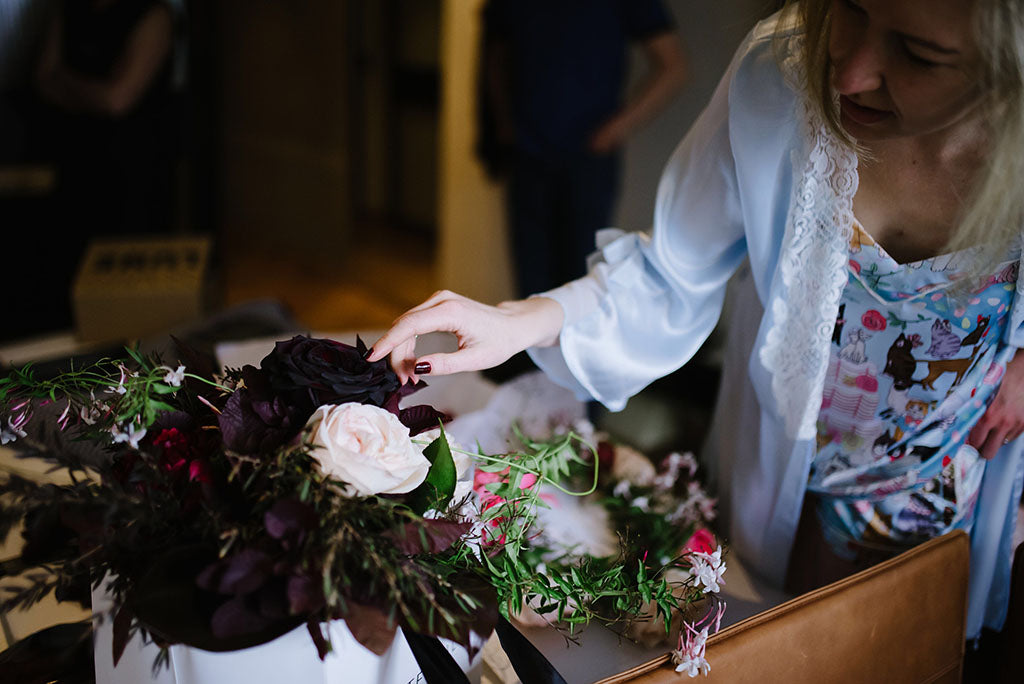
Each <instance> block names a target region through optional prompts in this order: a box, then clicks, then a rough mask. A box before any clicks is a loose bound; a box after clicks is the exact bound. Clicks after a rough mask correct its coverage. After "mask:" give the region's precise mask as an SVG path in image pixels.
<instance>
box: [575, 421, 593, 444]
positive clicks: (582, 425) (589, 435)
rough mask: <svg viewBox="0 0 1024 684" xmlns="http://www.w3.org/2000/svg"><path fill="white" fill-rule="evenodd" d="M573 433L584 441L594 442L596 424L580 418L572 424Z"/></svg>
mask: <svg viewBox="0 0 1024 684" xmlns="http://www.w3.org/2000/svg"><path fill="white" fill-rule="evenodd" d="M572 431H573V432H575V433H576V434H577V435H579V436H580V437H582V438H583V440H584V441H587V442H594V441H595V440H594V432H595V430H594V424H593V423H591V422H590V421H589V420H587V419H586V418H579V419H577V420H576V422H574V423H573V424H572Z"/></svg>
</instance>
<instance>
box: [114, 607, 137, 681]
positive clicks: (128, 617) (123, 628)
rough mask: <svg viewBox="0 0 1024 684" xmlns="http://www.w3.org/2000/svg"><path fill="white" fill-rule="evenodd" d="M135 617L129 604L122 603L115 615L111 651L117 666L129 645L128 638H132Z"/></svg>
mask: <svg viewBox="0 0 1024 684" xmlns="http://www.w3.org/2000/svg"><path fill="white" fill-rule="evenodd" d="M133 617H135V615H134V613H133V612H132V610H131V609H130V608H129V607H128V605H127V604H122V605H121V607H120V608H118V609H117V613H116V614H115V615H114V624H113V626H112V631H113V635H114V639H113V643H112V644H111V646H112V649H111V653H112V654H113V656H114V667H117V662H118V661H119V660H121V656H122V655H124V649H125V647H126V646H127V645H128V640H129V639H130V638H131V626H132V618H133Z"/></svg>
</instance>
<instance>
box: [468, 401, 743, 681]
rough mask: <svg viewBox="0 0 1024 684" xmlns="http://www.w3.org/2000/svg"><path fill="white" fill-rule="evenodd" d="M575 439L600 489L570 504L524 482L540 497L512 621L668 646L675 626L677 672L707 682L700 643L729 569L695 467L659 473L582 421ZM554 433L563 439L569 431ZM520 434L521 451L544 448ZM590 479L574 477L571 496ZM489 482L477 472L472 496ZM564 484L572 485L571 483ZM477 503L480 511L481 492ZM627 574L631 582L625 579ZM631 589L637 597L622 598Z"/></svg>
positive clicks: (677, 457)
mask: <svg viewBox="0 0 1024 684" xmlns="http://www.w3.org/2000/svg"><path fill="white" fill-rule="evenodd" d="M574 429H575V434H579V435H581V436H582V437H583V438H584V441H585V443H588V444H590V443H593V444H596V454H597V459H598V464H599V468H598V470H597V471H596V472H597V473H598V479H597V483H596V486H595V487H594V491H593V493H591V494H590V495H589V496H587V497H585V498H582V499H577V500H572V498H571V497H566V496H565V491H566V490H564V489H563V488H562V487H558V486H553V485H551V484H548V483H541V484H540V485H539V486H538V487H533V486H532V485H533V483H532V481H531V480H530V479H528V478H524V480H525V481H526V482H525V484H526V485H528V486H529V487H530V489H531V490H536V491H537V495H536V496H537V499H538V507H537V510H538V521H537V522H536V524H535V525H534V527H535V528H536V530H537V531H536V532H535V533H534V535H533V536H532V537H531V540H530V543H529V545H528V546H527V547H526V548H525V549H523V550H521V551H520V555H521V556H523V558H524V563H523V566H525V570H526V572H525V575H526V576H527V577H529V578H530V579H529V580H528V582H527V583H528V585H529V588H528V589H527V590H526V591H525V592H524V600H525V603H526V606H525V609H524V610H523V611H522V612H521V613H520V614H519V616H518V620H519V621H520V622H523V623H524V624H527V625H538V624H541V623H543V622H547V621H549V618H548V617H546V616H551V618H550V620H552V621H554V622H555V623H556V624H565V625H568V626H569V628H570V630H571V629H572V627H573V626H575V625H577V624H583V625H585V624H588V623H589V622H591V621H592V620H595V619H598V620H600V621H602V622H604V623H605V624H606V625H608V626H611V627H613V628H617V627H621V628H622V632H623V633H624V634H626V635H627V636H629V637H631V638H634V639H639V640H642V641H645V642H648V643H653V642H659V641H662V640H663V639H664V638H665V637H667V636H668V635H669V634H670V632H671V629H670V622H674V624H673V625H671V626H673V627H676V628H677V629H678V630H679V645H678V648H677V649H675V650H674V651H673V653H672V658H673V662H674V663H675V664H676V665H677V668H676V669H677V671H678V672H686V673H687V674H688V675H689V676H690V677H695V676H697V675H698V674H700V673H704V674H706V673H707V672H708V671H709V670H710V664H709V663H708V662H707V660H706V658H705V646H706V640H707V637H708V636H709V632H710V633H714V632H716V631H718V629H719V627H720V625H721V621H722V617H723V615H724V613H725V608H726V604H725V602H724V601H722V600H721V599H720V598H719V597H718V596H717V594H718V593H719V592H720V591H721V585H723V584H724V583H725V580H724V579H723V574H724V573H725V570H726V564H725V562H724V560H723V558H722V554H723V549H722V547H721V546H720V545H719V544H718V542H717V541H716V539H715V536H714V534H713V533H712V532H711V529H710V528H711V524H712V521H713V520H714V519H715V517H716V509H715V505H716V503H717V502H716V500H715V499H713V498H711V497H709V496H708V494H707V492H706V491H705V490H704V488H703V486H702V484H701V482H700V480H699V479H698V477H697V473H698V466H697V461H696V458H695V457H694V456H693V454H692V453H682V454H681V453H678V452H672V453H669V454H668V455H667V456H665V457H664V458H663V459H661V461H660V463H658V464H657V465H656V464H655V463H654V462H653V461H652V460H651V459H650V458H648V457H647V456H646V455H644V454H642V453H640V452H639V451H637V450H636V449H634V448H632V447H630V446H628V445H626V444H621V443H615V442H613V441H612V440H611V439H610V438H609V436H608V435H607V434H605V433H595V432H594V431H593V427H592V426H591V425H590V424H589V423H588V422H587V421H581V422H579V423H577V424H576V425H575V426H574ZM554 430H555V432H556V433H557V432H565V431H566V429H565V426H555V427H554ZM516 434H517V436H518V438H519V441H520V442H521V443H523V444H524V445H525V446H526V447H527V448H533V449H536V448H538V447H541V446H542V445H543V443H542V442H537V441H534V440H531V439H529V438H527V437H524V436H523V435H522V434H521V433H519V432H518V431H517V433H516ZM570 434H572V433H570ZM549 443H550V442H549ZM586 475H587V473H578V474H577V475H576V481H575V482H573V484H575V486H576V488H577V489H578V488H581V487H582V485H583V484H584V483H583V482H581V481H579V480H580V479H582V478H583V477H584V476H586ZM491 477H493V476H489V475H488V469H487V468H482V469H481V470H479V471H478V473H477V477H476V482H477V486H478V487H479V484H480V483H481V482H484V483H486V482H489V481H490V480H491ZM568 479H569V481H572V480H573V479H574V478H573V477H572V475H571V474H570V476H569V478H568ZM523 486H524V485H523V484H520V487H523ZM481 500H482V501H483V502H484V504H483V505H484V506H485V507H486V506H487V502H488V501H489V500H490V499H488V493H487V492H486V491H484V492H481ZM545 505H546V506H550V509H549V510H550V512H546V510H545ZM502 571H504V572H507V573H509V574H514V572H515V570H514V568H502ZM626 573H633V574H635V576H632V575H631V576H629V577H628V579H627V575H626ZM633 581H635V588H636V590H637V591H635V592H634V591H623V589H624V588H626V587H632V586H634V585H633V584H632V582H633ZM570 587H571V590H569V591H565V589H566V588H570ZM688 616H694V617H693V619H691V620H687V619H686V618H687V617H688ZM657 618H661V619H657Z"/></svg>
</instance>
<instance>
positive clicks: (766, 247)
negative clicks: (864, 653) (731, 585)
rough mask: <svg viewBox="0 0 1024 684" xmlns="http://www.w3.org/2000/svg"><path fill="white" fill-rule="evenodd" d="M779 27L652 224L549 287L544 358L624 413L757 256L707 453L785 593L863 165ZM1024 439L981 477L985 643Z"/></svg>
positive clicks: (979, 594) (732, 519)
mask: <svg viewBox="0 0 1024 684" xmlns="http://www.w3.org/2000/svg"><path fill="white" fill-rule="evenodd" d="M777 17H778V15H776V17H773V18H771V19H768V20H766V21H764V22H762V23H761V24H759V25H758V26H757V27H755V28H754V30H753V31H752V32H751V34H750V35H749V36H748V38H747V39H746V40H745V41H744V43H743V45H741V47H740V49H739V51H738V52H737V54H736V56H735V57H734V59H733V62H732V64H731V65H730V67H729V69H728V71H727V72H726V74H725V76H724V77H723V79H722V81H721V83H720V84H719V86H718V88H717V90H716V91H715V94H714V96H713V97H712V99H711V102H710V103H709V104H708V106H707V108H706V109H705V110H704V112H703V113H702V114H701V116H700V117H699V118H698V120H697V122H696V123H695V124H694V126H693V127H692V128H691V130H690V131H689V133H688V134H687V135H686V137H685V138H684V139H683V141H682V142H681V143H680V145H679V147H678V148H677V149H676V150H675V152H674V153H673V155H672V157H671V159H670V160H669V163H668V166H667V167H666V169H665V172H664V174H663V176H662V179H661V183H660V186H659V189H658V198H657V202H656V206H655V215H654V226H653V230H652V232H651V233H622V232H621V231H615V230H606V231H601V232H600V233H599V234H598V248H599V253H598V255H597V257H598V258H597V259H596V260H595V262H594V263H593V264H592V268H591V271H590V273H589V274H588V276H586V277H585V278H582V279H580V280H576V281H573V282H572V283H569V284H567V285H565V286H563V287H561V288H557V289H555V290H552V291H551V292H548V293H546V296H549V297H552V298H553V299H555V300H556V301H558V302H559V303H560V304H561V305H562V307H563V309H564V311H565V325H564V327H563V329H562V332H561V336H560V339H559V344H558V345H557V346H556V347H549V348H538V349H532V350H530V353H531V355H532V356H533V358H534V360H535V361H536V362H537V363H538V364H539V365H540V366H541V367H542V368H543V369H544V370H545V371H546V372H547V373H548V374H549V375H550V376H551V377H552V378H553V379H555V380H556V382H559V383H560V384H562V385H563V386H565V387H568V388H570V389H573V390H574V391H576V392H577V394H578V395H579V396H581V397H583V396H589V397H592V398H595V399H597V400H599V401H601V402H602V403H604V404H605V405H606V406H608V407H609V408H610V409H612V410H618V409H621V408H622V407H623V406H624V405H625V402H626V400H627V399H628V398H629V397H630V396H631V395H633V394H635V393H636V392H637V391H639V390H640V389H642V388H643V387H644V386H646V385H647V384H648V383H650V382H651V381H652V380H654V379H656V378H658V377H661V376H663V375H666V374H667V373H670V372H672V371H673V370H675V369H677V368H678V367H679V366H681V365H682V364H683V363H685V362H686V361H687V360H689V359H690V358H691V357H692V356H693V354H694V353H695V352H696V351H697V349H698V348H699V347H700V345H701V344H702V343H703V342H704V340H705V339H706V338H707V336H708V335H709V334H710V333H711V331H712V329H713V328H714V326H715V324H716V322H717V320H718V317H719V315H720V313H721V310H722V302H723V299H724V297H725V292H726V284H727V282H728V281H729V278H730V276H732V275H733V273H734V272H735V271H736V269H737V268H738V267H739V266H740V264H742V263H743V262H744V260H745V259H746V260H748V261H749V265H750V269H749V279H748V280H747V281H746V282H747V289H748V290H749V291H750V294H751V295H755V296H753V297H752V299H753V301H746V302H744V305H743V306H741V307H737V308H736V312H737V313H739V312H745V313H746V315H745V316H744V317H742V318H741V320H738V321H734V323H736V324H737V325H734V326H733V327H732V328H731V329H730V337H731V340H730V349H729V350H728V352H727V356H728V357H729V359H728V360H729V361H731V363H728V364H727V367H726V369H725V375H724V382H725V384H724V386H723V390H722V392H721V395H720V398H719V405H718V411H717V412H716V413H717V415H716V419H715V421H714V425H713V428H712V435H711V438H710V441H709V445H708V449H707V453H706V454H705V456H706V457H707V459H708V461H709V463H710V467H712V468H715V469H716V470H717V471H718V473H719V483H720V495H721V498H722V507H723V514H724V516H725V517H726V519H727V520H728V524H729V527H728V533H729V539H728V543H729V544H730V546H731V548H732V550H733V551H734V552H736V553H738V554H739V555H740V557H741V558H743V559H745V560H746V561H747V562H748V563H749V565H750V566H751V567H753V568H755V569H757V570H759V571H760V572H761V573H762V574H763V575H764V576H765V577H766V578H767V579H769V580H770V581H772V582H775V583H777V584H779V585H781V583H782V581H783V579H784V577H785V573H786V566H787V563H788V559H789V553H790V549H791V546H792V543H793V538H794V536H795V533H796V528H797V522H798V520H799V517H800V510H801V506H802V502H803V497H804V492H805V488H806V483H807V475H808V469H809V466H810V461H811V456H812V450H813V438H814V433H815V420H816V417H817V413H818V410H819V408H820V405H821V395H822V386H823V381H824V376H825V370H826V368H827V363H828V354H829V344H830V342H831V336H832V330H833V326H834V322H835V317H836V313H837V310H838V305H839V300H840V297H841V294H842V289H843V287H844V285H845V283H846V270H845V264H846V262H847V259H848V254H847V250H848V245H849V236H850V235H851V229H852V221H853V216H852V201H853V196H854V194H855V193H856V190H857V158H856V155H855V154H854V153H853V152H852V151H851V150H849V149H848V148H846V147H844V146H843V145H842V144H841V143H840V142H839V141H838V140H837V139H836V138H835V137H834V136H833V135H832V134H831V133H830V132H829V131H828V129H827V128H826V127H825V126H824V124H823V122H822V121H821V119H820V116H818V115H817V114H816V112H815V110H814V108H813V107H811V106H810V104H809V103H808V101H807V99H806V97H805V96H804V95H802V94H801V93H800V91H799V89H798V88H796V87H794V85H793V84H795V83H799V82H800V81H801V77H800V73H799V72H800V68H799V59H798V49H799V44H800V41H801V40H802V38H801V36H800V33H799V30H798V28H797V27H795V26H779V24H778V18H777ZM777 28H778V30H779V32H780V33H779V36H780V37H781V38H782V42H781V43H780V44H779V45H778V46H776V45H775V44H774V43H773V37H774V36H775V33H776V29H777ZM777 47H778V48H780V49H779V50H776V48H777ZM1022 290H1024V279H1021V280H1019V281H1018V284H1017V296H1016V299H1015V302H1014V306H1013V309H1012V312H1011V318H1010V323H1009V326H1008V329H1007V341H1008V342H1009V343H1010V344H1012V345H1013V346H1016V347H1020V346H1024V296H1021V294H1022ZM741 299H742V297H741ZM741 369H745V372H743V370H741ZM1020 442H1021V440H1018V443H1015V444H1011V445H1009V446H1008V447H1006V448H1004V449H1003V450H1002V452H1001V453H1000V455H999V457H998V458H997V460H996V461H995V462H994V463H993V465H992V466H991V467H990V468H989V469H988V470H989V472H988V473H987V474H986V477H985V482H984V483H983V485H982V492H981V497H982V500H983V502H982V504H981V506H980V507H979V517H978V520H977V522H976V524H975V528H974V533H973V535H972V546H973V548H972V573H971V588H970V596H971V602H970V616H969V621H968V634H970V635H972V636H973V635H975V634H977V633H978V632H979V631H980V629H981V625H982V622H984V623H985V624H986V625H988V626H991V627H994V628H999V627H1001V625H1002V623H1003V620H1004V619H1005V612H1006V598H1007V593H1008V581H1009V571H1010V560H1009V554H1010V534H1011V533H1012V529H1013V524H1012V520H1008V518H1007V516H1008V515H1009V512H1010V511H1012V510H1013V509H1014V507H1015V506H1014V502H1015V501H1019V498H1020V489H1021V480H1022V477H1024V460H1022V449H1021V443H1020ZM997 478H998V481H996V479H997ZM986 564H990V567H989V565H986ZM986 568H987V569H986Z"/></svg>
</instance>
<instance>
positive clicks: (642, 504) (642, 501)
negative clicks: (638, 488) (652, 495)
mask: <svg viewBox="0 0 1024 684" xmlns="http://www.w3.org/2000/svg"><path fill="white" fill-rule="evenodd" d="M633 506H635V507H636V508H639V509H640V510H641V511H643V512H645V513H646V512H648V511H650V510H651V500H650V499H649V498H647V497H646V496H638V497H636V498H635V499H633Z"/></svg>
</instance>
